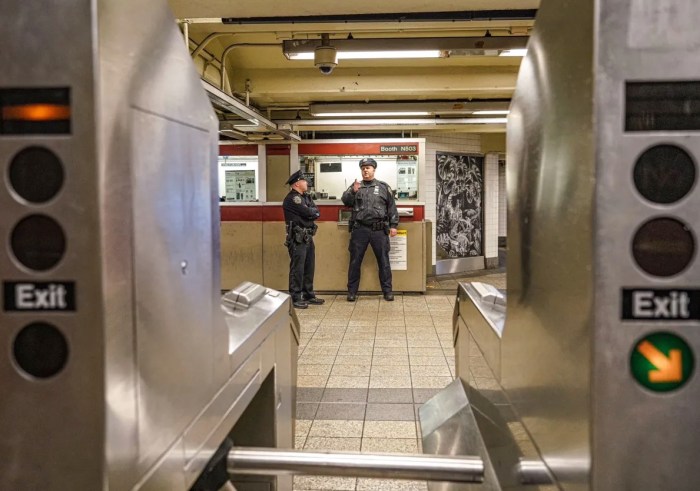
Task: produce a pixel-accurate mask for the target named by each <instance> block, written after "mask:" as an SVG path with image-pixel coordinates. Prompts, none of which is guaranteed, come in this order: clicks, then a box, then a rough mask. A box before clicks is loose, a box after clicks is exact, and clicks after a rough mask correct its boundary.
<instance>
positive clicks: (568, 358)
mask: <svg viewBox="0 0 700 491" xmlns="http://www.w3.org/2000/svg"><path fill="white" fill-rule="evenodd" d="M698 22H700V4H698V3H697V2H694V1H692V0H678V1H674V2H667V3H658V2H647V1H637V0H627V1H612V0H601V1H598V2H564V3H562V2H556V1H543V2H542V4H541V8H540V9H539V11H538V14H537V22H536V26H535V29H534V33H533V36H532V37H531V39H530V42H529V45H528V54H527V56H526V57H525V58H524V60H523V63H522V66H521V69H520V74H519V77H518V83H517V88H516V92H515V97H514V99H513V103H512V105H511V111H510V115H509V119H508V135H507V138H508V142H507V143H508V163H507V166H508V167H507V189H508V206H509V209H508V269H507V284H508V290H507V309H506V310H505V313H500V312H499V311H498V310H499V309H498V308H497V307H498V306H497V305H496V304H497V302H495V301H494V298H495V297H493V298H489V297H488V294H487V293H485V292H479V291H477V290H478V288H475V286H474V284H463V285H461V286H460V289H459V293H458V302H457V311H456V315H455V324H454V325H455V334H456V337H455V344H456V349H457V358H458V360H457V371H458V375H459V377H460V382H459V383H460V384H462V385H463V388H460V387H457V388H453V389H452V392H453V393H452V395H451V396H450V397H447V399H449V400H450V401H457V403H455V404H456V407H457V408H458V410H456V411H454V412H453V414H454V415H456V416H459V415H460V414H462V413H465V414H466V418H467V419H469V418H471V419H472V420H473V424H474V426H476V427H478V428H479V433H478V438H477V441H476V442H474V448H475V452H474V453H475V454H477V455H480V456H482V458H483V459H484V467H485V469H484V472H485V480H484V484H483V486H484V487H485V488H487V489H520V488H522V489H535V487H533V486H540V487H546V488H547V489H550V488H551V489H563V490H584V489H592V490H600V491H608V490H609V491H617V490H622V489H629V490H632V489H634V490H662V489H663V490H666V489H673V490H689V491H690V490H695V489H700V470H698V467H697V465H696V464H695V455H697V454H698V453H699V452H700V439H699V438H698V437H697V434H698V431H700V413H698V411H697V410H696V409H695V405H696V401H698V400H700V382H699V381H698V377H697V374H696V373H695V370H696V363H697V362H696V357H697V353H698V349H699V348H700V330H698V327H699V326H700V294H699V293H698V292H700V290H698V283H700V274H698V272H699V271H700V269H699V268H700V264H699V263H698V261H697V259H696V258H697V248H698V239H697V237H698V235H697V234H698V231H700V218H699V217H700V215H698V213H697V209H698V205H699V203H700V191H698V186H697V179H698V177H697V176H698V159H700V68H699V67H700V50H698V48H699V47H700V34H699V31H698V29H697V24H698ZM504 315H505V321H504V322H503V316H504ZM421 417H422V418H423V416H421ZM443 421H445V423H447V422H448V421H449V418H443ZM439 429H440V426H439V425H438V427H437V430H439ZM424 446H425V443H424ZM546 483H549V484H546ZM547 486H548V487H547Z"/></svg>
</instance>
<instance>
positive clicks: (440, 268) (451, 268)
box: [435, 256, 485, 274]
mask: <svg viewBox="0 0 700 491" xmlns="http://www.w3.org/2000/svg"><path fill="white" fill-rule="evenodd" d="M484 264H485V263H484V256H474V257H459V258H454V259H438V260H437V261H436V262H435V274H453V273H464V272H465V271H476V270H478V269H484V267H485V266H484Z"/></svg>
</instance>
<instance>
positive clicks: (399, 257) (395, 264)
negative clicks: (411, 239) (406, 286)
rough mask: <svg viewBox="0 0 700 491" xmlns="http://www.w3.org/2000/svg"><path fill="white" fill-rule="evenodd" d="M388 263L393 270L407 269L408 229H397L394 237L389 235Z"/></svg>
mask: <svg viewBox="0 0 700 491" xmlns="http://www.w3.org/2000/svg"><path fill="white" fill-rule="evenodd" d="M389 244H391V248H390V249H389V265H390V266H391V269H392V270H393V271H406V270H407V269H408V261H407V258H408V230H397V231H396V235H395V236H394V237H389Z"/></svg>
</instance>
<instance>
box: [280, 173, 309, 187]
mask: <svg viewBox="0 0 700 491" xmlns="http://www.w3.org/2000/svg"><path fill="white" fill-rule="evenodd" d="M297 181H306V177H305V176H304V173H303V172H302V171H300V170H298V171H296V172H295V173H294V174H292V175H291V176H289V179H287V182H286V183H285V184H288V185H290V186H291V185H292V184H294V183H295V182H297Z"/></svg>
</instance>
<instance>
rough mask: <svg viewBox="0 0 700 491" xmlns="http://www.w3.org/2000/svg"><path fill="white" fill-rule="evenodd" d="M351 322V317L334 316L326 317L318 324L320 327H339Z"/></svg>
mask: <svg viewBox="0 0 700 491" xmlns="http://www.w3.org/2000/svg"><path fill="white" fill-rule="evenodd" d="M348 322H349V319H348V318H347V317H338V318H332V317H325V318H324V319H323V320H322V321H321V323H320V324H319V325H318V327H324V326H330V327H337V326H347V325H348Z"/></svg>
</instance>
